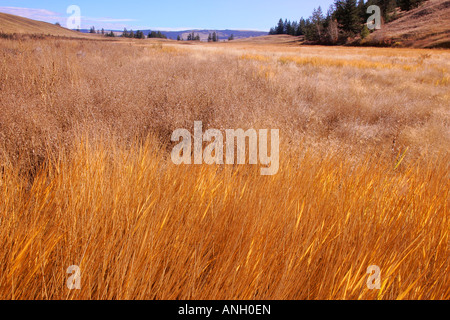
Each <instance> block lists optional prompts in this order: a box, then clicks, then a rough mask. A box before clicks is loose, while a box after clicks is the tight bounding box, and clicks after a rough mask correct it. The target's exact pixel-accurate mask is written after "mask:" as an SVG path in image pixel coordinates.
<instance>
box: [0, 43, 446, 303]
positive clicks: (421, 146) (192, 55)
mask: <svg viewBox="0 0 450 320" xmlns="http://www.w3.org/2000/svg"><path fill="white" fill-rule="evenodd" d="M449 70H450V52H448V51H445V50H425V49H420V50H419V49H387V48H342V47H319V46H317V47H308V46H305V47H295V46H292V45H290V44H288V45H281V44H280V45H275V44H261V43H254V42H243V41H240V42H234V43H229V44H197V45H183V44H177V43H174V42H164V43H163V42H156V41H155V42H152V41H83V40H80V41H70V40H62V39H60V40H57V39H53V40H28V41H15V40H7V39H0V110H1V112H0V298H1V299H449V298H450V277H449V272H448V271H449V264H448V261H449V259H448V258H449V247H448V244H449V202H448V199H449V187H450V183H449V178H450V167H449V163H450V155H449V152H448V150H450V148H449V147H450V131H449V125H450V109H449V104H450V93H449V92H450V90H449V88H450V74H449ZM194 121H202V122H203V125H204V127H205V129H207V128H217V129H228V128H230V129H235V128H243V129H249V128H255V129H280V141H281V147H280V148H281V150H280V151H281V152H280V171H279V173H278V174H277V175H274V176H269V177H266V176H261V175H260V174H259V170H258V167H257V166H252V165H240V166H227V165H225V166H208V165H192V166H188V165H182V166H176V165H174V164H172V162H171V161H170V150H171V148H172V146H173V144H172V142H171V141H170V137H171V134H172V132H173V131H174V130H175V129H177V128H187V129H189V130H191V131H192V128H193V123H194ZM71 265H78V266H79V267H80V268H81V290H73V291H71V290H68V288H67V287H66V281H67V279H68V277H69V275H68V274H67V273H66V270H67V268H68V267H69V266H71ZM371 265H377V266H379V267H380V269H381V289H380V290H369V289H368V288H367V286H366V281H367V278H368V274H366V271H367V268H368V267H369V266H371Z"/></svg>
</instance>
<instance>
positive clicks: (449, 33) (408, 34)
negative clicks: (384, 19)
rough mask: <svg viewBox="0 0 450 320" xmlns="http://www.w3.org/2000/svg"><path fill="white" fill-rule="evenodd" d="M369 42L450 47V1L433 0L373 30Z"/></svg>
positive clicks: (370, 43)
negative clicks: (379, 28)
mask: <svg viewBox="0 0 450 320" xmlns="http://www.w3.org/2000/svg"><path fill="white" fill-rule="evenodd" d="M363 43H364V44H367V45H386V46H391V45H392V46H400V47H414V48H436V47H439V48H450V0H429V1H426V2H424V3H423V4H422V5H421V6H419V7H418V8H416V9H413V10H411V11H408V12H400V13H399V17H398V18H397V19H396V20H394V21H392V22H390V23H388V24H386V25H384V26H383V27H382V29H381V30H378V31H376V32H374V33H372V34H371V35H370V36H369V37H368V38H367V39H365V40H364V41H363Z"/></svg>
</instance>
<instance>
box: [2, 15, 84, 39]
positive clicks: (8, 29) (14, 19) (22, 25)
mask: <svg viewBox="0 0 450 320" xmlns="http://www.w3.org/2000/svg"><path fill="white" fill-rule="evenodd" d="M0 33H7V34H12V33H17V34H43V35H52V36H61V37H75V38H80V37H81V38H86V37H87V35H85V34H82V33H80V32H76V31H73V30H69V29H66V28H63V27H60V26H57V25H54V24H51V23H47V22H42V21H36V20H31V19H27V18H23V17H19V16H15V15H12V14H7V13H2V12H0Z"/></svg>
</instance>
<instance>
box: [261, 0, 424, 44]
mask: <svg viewBox="0 0 450 320" xmlns="http://www.w3.org/2000/svg"><path fill="white" fill-rule="evenodd" d="M424 1H426V0H367V1H364V0H335V1H334V3H333V4H332V5H331V6H330V8H329V9H328V11H327V12H326V13H324V11H323V10H322V8H321V7H320V6H319V7H318V8H317V9H314V10H313V13H312V15H311V16H310V17H309V18H307V19H304V18H303V17H302V18H301V19H300V21H299V22H297V21H293V22H291V21H290V20H287V19H285V20H284V21H283V19H280V20H279V21H278V24H277V25H276V26H275V27H273V28H271V29H270V32H269V34H270V35H275V34H288V35H292V36H305V39H306V40H308V41H312V42H317V43H328V44H335V43H338V42H342V41H345V40H346V39H347V38H349V37H355V36H356V35H361V38H365V37H367V36H368V35H369V34H370V30H369V29H368V27H367V25H366V22H367V19H368V18H369V17H370V15H371V14H368V13H367V9H368V7H369V6H371V5H377V6H379V7H380V9H381V14H382V19H383V20H384V22H389V21H392V20H393V19H395V17H396V8H400V9H401V10H404V11H409V10H411V9H414V8H416V7H418V6H419V5H420V4H421V3H422V2H424Z"/></svg>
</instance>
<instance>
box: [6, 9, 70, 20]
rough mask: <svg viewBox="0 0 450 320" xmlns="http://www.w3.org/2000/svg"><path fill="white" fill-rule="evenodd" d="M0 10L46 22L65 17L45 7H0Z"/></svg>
mask: <svg viewBox="0 0 450 320" xmlns="http://www.w3.org/2000/svg"><path fill="white" fill-rule="evenodd" d="M0 12H3V13H9V14H14V15H16V16H21V17H25V18H29V19H33V20H40V21H46V22H57V21H60V20H62V19H65V18H66V17H65V16H63V15H62V14H60V13H57V12H53V11H49V10H45V9H33V8H17V7H0Z"/></svg>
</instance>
